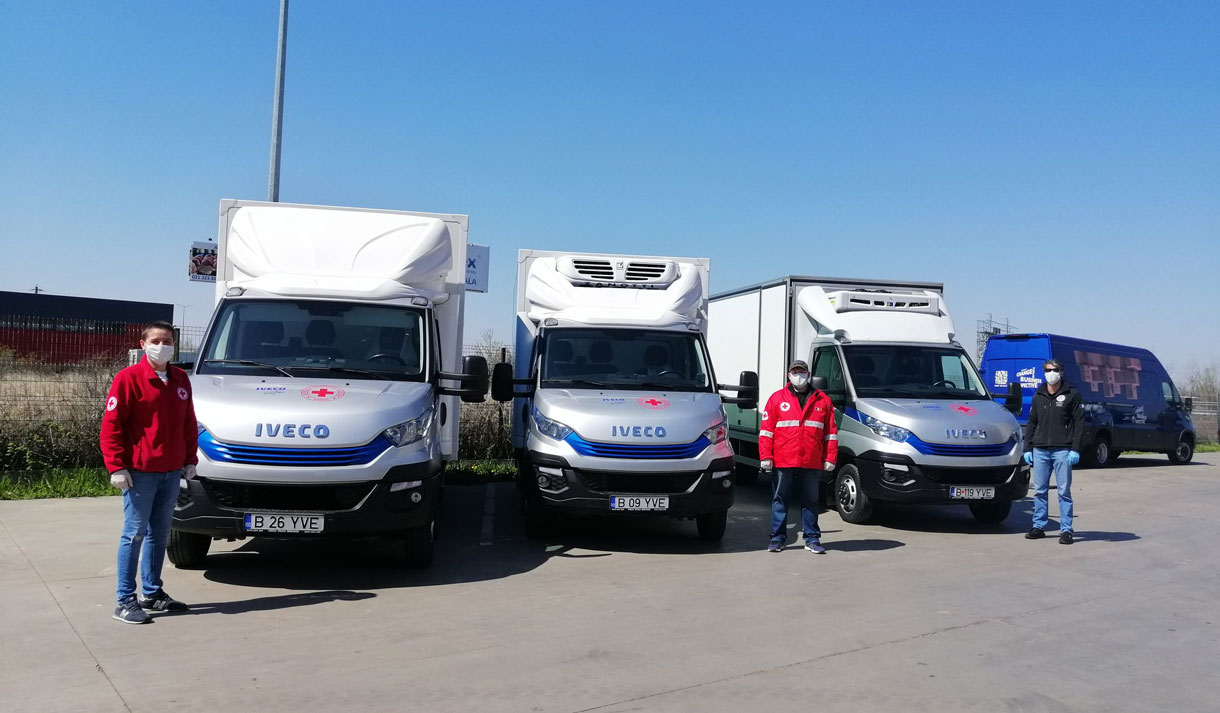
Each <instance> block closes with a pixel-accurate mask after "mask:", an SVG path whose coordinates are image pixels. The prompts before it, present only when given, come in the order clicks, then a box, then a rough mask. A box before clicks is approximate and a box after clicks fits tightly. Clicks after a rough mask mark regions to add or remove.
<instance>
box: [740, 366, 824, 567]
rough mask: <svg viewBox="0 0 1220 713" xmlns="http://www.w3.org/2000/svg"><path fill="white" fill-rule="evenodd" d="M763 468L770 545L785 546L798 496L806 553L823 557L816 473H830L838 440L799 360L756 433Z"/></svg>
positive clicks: (820, 397) (770, 547) (770, 548)
mask: <svg viewBox="0 0 1220 713" xmlns="http://www.w3.org/2000/svg"><path fill="white" fill-rule="evenodd" d="M758 453H759V457H760V458H761V460H762V469H763V470H765V471H771V470H772V469H774V474H773V476H772V478H771V488H772V497H771V544H770V545H768V546H767V551H768V552H779V551H781V550H783V549H784V545H785V544H786V543H787V541H788V505H789V503H790V502H791V501H792V499H793V494H794V493H797V494H799V497H800V503H801V532H802V534H803V535H804V537H805V549H806V550H809V551H810V552H812V553H814V554H818V555H821V554H825V553H826V548H825V547H823V546H822V531H821V529H819V528H818V490H819V489H820V488H821V482H822V473H821V471H823V470H825V471H832V470H834V467H835V461H836V459H837V458H838V455H839V435H838V432H837V429H836V427H835V410H834V406H833V405H831V403H830V397H828V396H827V395H826V394H824V393H823V392H822V391H820V390H818V389H814V388H813V387H812V386H810V384H809V365H808V364H806V363H805V362H803V361H801V360H800V359H798V360H796V361H794V362H792V365H791V366H789V367H788V384H787V386H785V387H784V388H782V389H780V390H779V391H776V392H775V393H774V394H772V395H771V398H769V399H767V405H766V407H764V409H763V412H762V422H761V424H760V427H759V431H758Z"/></svg>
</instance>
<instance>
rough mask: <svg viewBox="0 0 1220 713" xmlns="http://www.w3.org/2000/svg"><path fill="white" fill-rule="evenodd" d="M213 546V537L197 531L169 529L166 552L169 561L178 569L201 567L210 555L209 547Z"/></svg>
mask: <svg viewBox="0 0 1220 713" xmlns="http://www.w3.org/2000/svg"><path fill="white" fill-rule="evenodd" d="M211 546H212V538H211V537H209V536H207V535H200V534H198V533H195V532H180V531H178V530H170V531H169V542H167V543H166V546H165V553H166V554H167V555H169V561H170V562H171V563H173V565H174V566H175V567H177V568H178V569H190V568H192V567H199V566H200V565H202V564H203V561H204V560H206V559H207V557H208V548H209V547H211Z"/></svg>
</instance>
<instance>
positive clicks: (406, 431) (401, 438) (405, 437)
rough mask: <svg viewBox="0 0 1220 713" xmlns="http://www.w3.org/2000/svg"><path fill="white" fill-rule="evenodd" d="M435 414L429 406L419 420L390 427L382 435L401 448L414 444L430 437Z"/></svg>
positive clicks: (415, 419) (414, 419)
mask: <svg viewBox="0 0 1220 713" xmlns="http://www.w3.org/2000/svg"><path fill="white" fill-rule="evenodd" d="M433 413H434V411H433V408H432V407H431V406H429V407H428V409H427V410H426V411H424V412H423V413H422V414H421V415H420V417H419V418H413V419H411V420H410V421H403V422H402V423H399V424H397V425H394V426H390V427H389V428H387V429H386V430H384V431H382V433H384V434H385V437H386V438H388V439H389V440H390V443H393V444H394V445H396V446H400V447H401V446H405V445H408V444H410V443H414V442H416V441H418V440H419V439H421V438H423V437H424V436H426V435H428V429H429V428H431V427H432V415H433Z"/></svg>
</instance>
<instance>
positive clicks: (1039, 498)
mask: <svg viewBox="0 0 1220 713" xmlns="http://www.w3.org/2000/svg"><path fill="white" fill-rule="evenodd" d="M1042 371H1043V373H1045V374H1046V383H1044V384H1043V385H1042V386H1040V387H1038V390H1037V391H1036V392H1035V393H1034V401H1033V404H1032V405H1031V406H1030V408H1029V420H1028V421H1027V422H1026V423H1025V462H1026V463H1029V464H1030V465H1032V466H1033V467H1034V526H1033V528H1031V529H1030V531H1029V532H1028V533H1026V535H1025V538H1026V539H1027V540H1036V539H1039V538H1041V537H1046V524H1047V504H1048V503H1047V493H1048V492H1049V491H1050V487H1051V471H1052V470H1053V471H1054V472H1055V484H1056V486H1057V488H1058V491H1059V544H1062V545H1070V544H1072V466H1074V465H1076V464H1077V463H1079V462H1080V434H1081V431H1083V430H1084V402H1083V401H1082V399H1081V397H1080V392H1079V391H1077V390H1076V389H1074V388H1072V385H1071V384H1069V383H1067V382H1066V381H1064V380H1063V364H1061V363H1059V360H1057V359H1051V360H1050V361H1048V362H1046V363H1045V364H1043V365H1042Z"/></svg>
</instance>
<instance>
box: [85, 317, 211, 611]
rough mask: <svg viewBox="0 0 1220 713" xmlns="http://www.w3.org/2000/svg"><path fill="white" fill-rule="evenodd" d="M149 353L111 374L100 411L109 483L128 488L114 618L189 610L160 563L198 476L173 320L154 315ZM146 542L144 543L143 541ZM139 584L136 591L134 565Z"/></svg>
mask: <svg viewBox="0 0 1220 713" xmlns="http://www.w3.org/2000/svg"><path fill="white" fill-rule="evenodd" d="M140 347H141V348H142V349H143V350H144V358H143V359H141V360H140V363H138V364H136V365H135V366H129V367H127V368H126V369H123V370H122V371H120V372H119V373H118V374H117V375H116V376H115V377H114V383H112V384H111V385H110V393H109V394H108V395H107V396H106V410H105V412H104V413H103V414H102V433H101V439H100V440H101V447H102V458H103V460H104V461H105V463H106V470H108V471H110V483H111V484H112V485H114V487H116V488H118V489H119V490H121V491H123V534H122V536H121V537H120V538H119V572H118V575H119V587H118V590H117V591H116V592H115V595H116V597H117V599H118V605H117V606H116V607H115V609H114V618H115V619H118V620H119V621H121V622H124V623H127V624H143V623H145V622H147V621H149V616H148V614H147V613H146V612H145V611H144V610H145V609H149V610H152V611H171V612H175V611H184V610H186V605H185V604H183V603H182V602H180V601H177V600H175V599H174V598H173V597H171V596H169V595H168V594H166V593H165V590H164V589H163V588H162V587H161V566H162V565H163V564H164V562H165V546H166V542H167V541H168V540H169V530H170V525H171V524H172V523H173V519H174V503H175V502H176V501H177V499H178V490H179V487H180V480H181V479H182V478H186V479H187V480H190V479H192V478H194V477H195V464H196V463H198V462H199V458H198V456H197V455H196V453H195V451H196V448H197V447H198V437H199V431H198V426H197V425H196V423H195V406H194V402H193V401H192V400H191V381H190V379H189V378H188V377H187V375H186V372H185V371H183V370H181V369H179V368H177V367H173V366H170V365H169V360H170V358H172V357H173V355H174V328H173V325H171V324H168V323H166V322H154V323H153V324H150V325H149V326H148V327H146V328H145V329H144V333H143V335H142V337H141V339H140ZM141 545H142V547H141ZM141 557H142V559H143V564H142V566H141V567H140V570H141V572H140V573H141V578H140V583H141V592H140V594H139V595H138V596H137V594H136V567H137V565H138V564H140V561H141Z"/></svg>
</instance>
